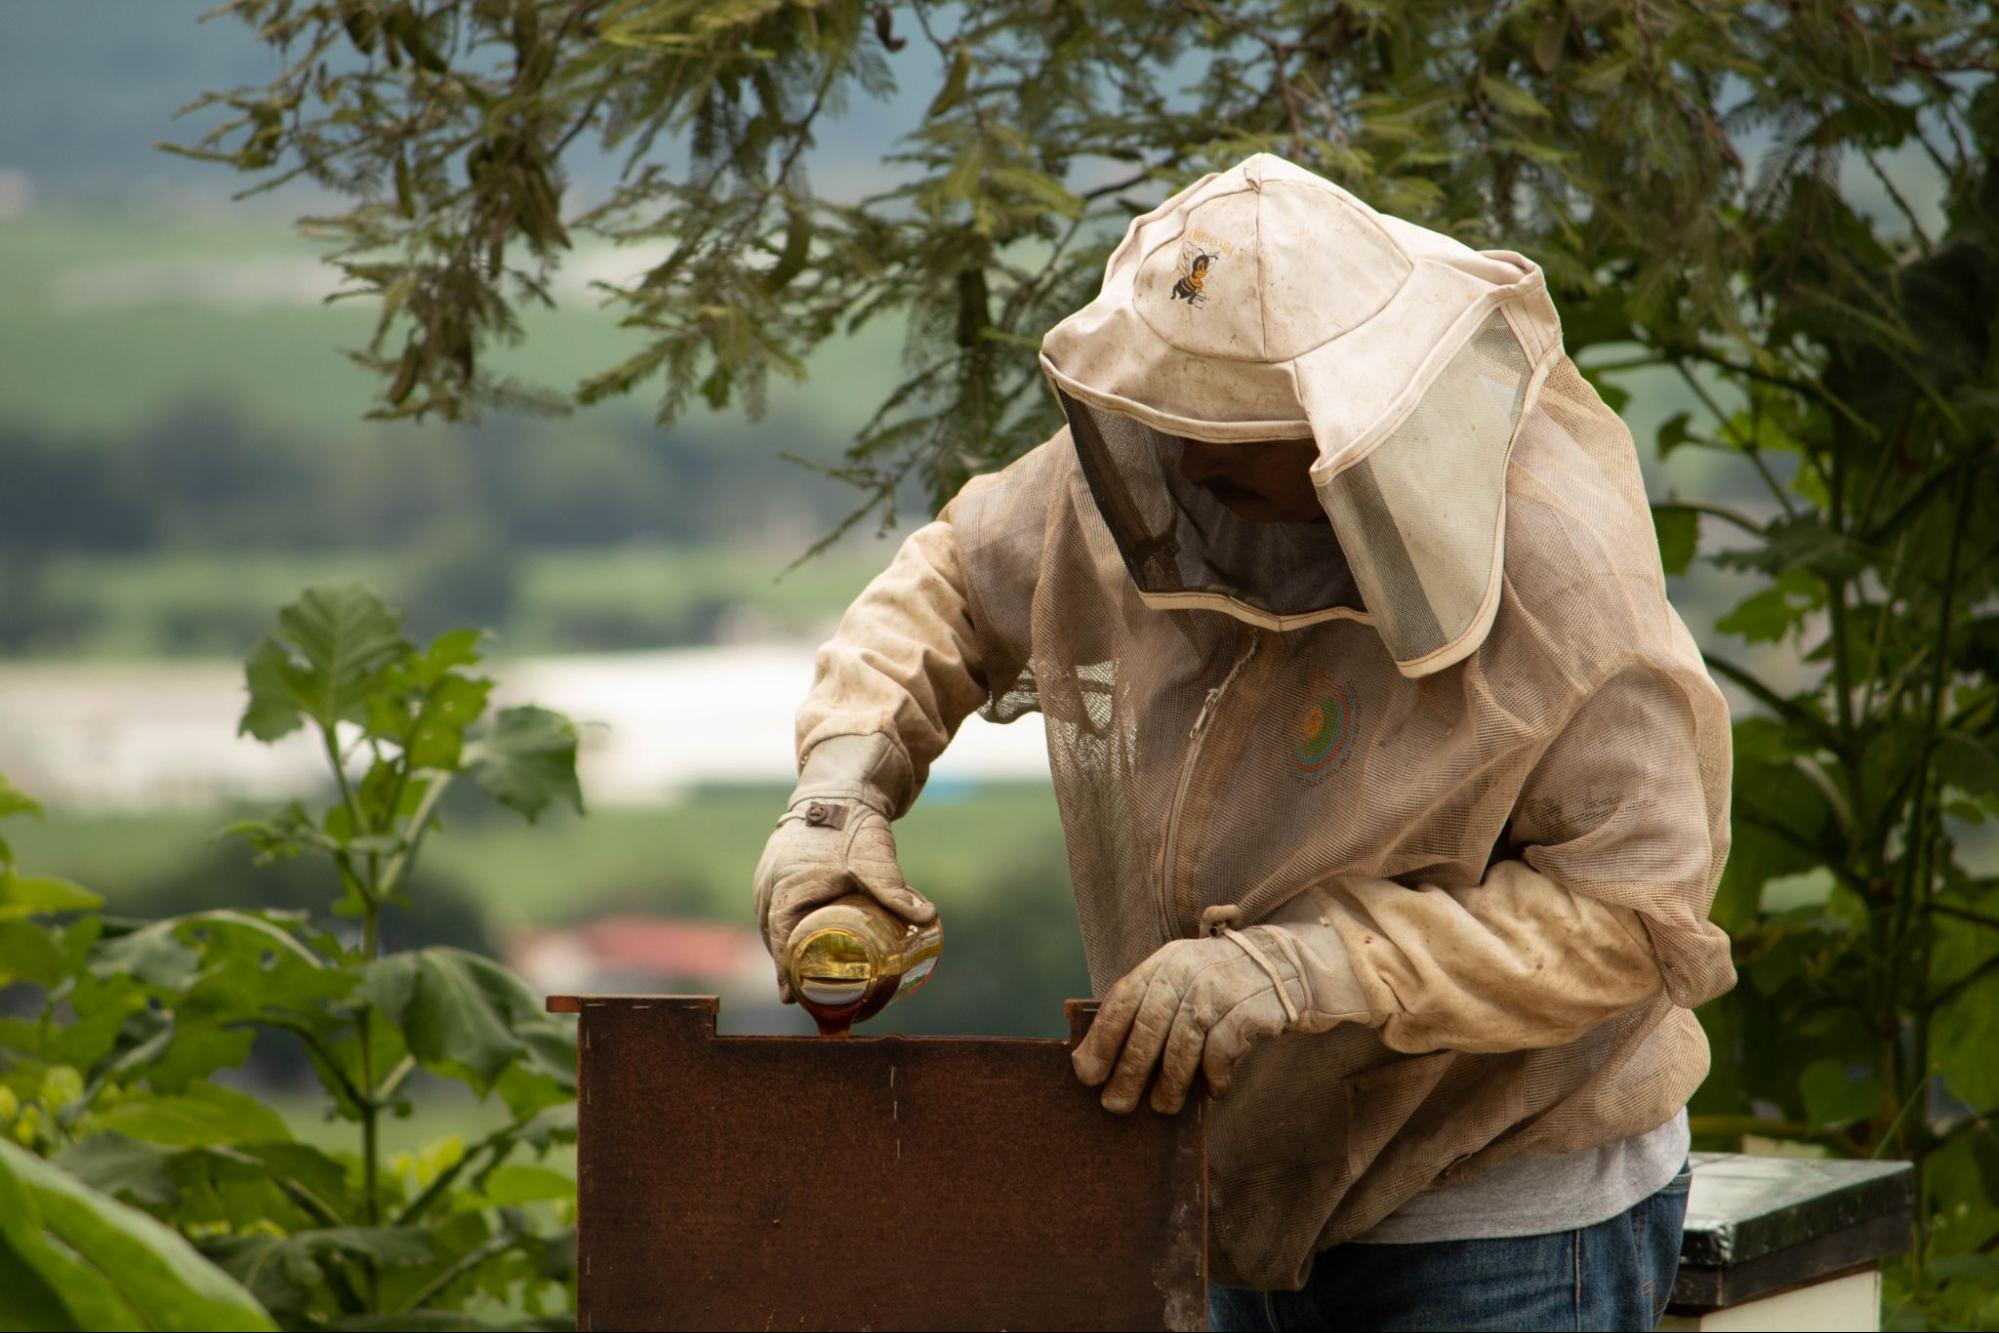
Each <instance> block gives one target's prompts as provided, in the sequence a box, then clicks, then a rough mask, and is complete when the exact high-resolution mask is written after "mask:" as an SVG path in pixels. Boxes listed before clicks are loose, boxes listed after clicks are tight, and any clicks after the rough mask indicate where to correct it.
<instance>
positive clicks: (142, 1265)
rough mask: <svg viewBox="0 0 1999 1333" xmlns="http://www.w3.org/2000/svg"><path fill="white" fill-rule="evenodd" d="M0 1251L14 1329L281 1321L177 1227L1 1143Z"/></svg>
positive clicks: (267, 1325)
mask: <svg viewBox="0 0 1999 1333" xmlns="http://www.w3.org/2000/svg"><path fill="white" fill-rule="evenodd" d="M0 1256H4V1258H0V1278H7V1279H12V1280H11V1281H9V1282H8V1283H7V1285H6V1287H5V1288H4V1289H0V1290H4V1304H0V1311H4V1312H5V1313H6V1315H7V1316H8V1317H9V1322H10V1323H11V1322H12V1320H13V1319H14V1318H20V1319H21V1320H22V1322H21V1324H20V1325H17V1326H35V1325H39V1326H41V1327H46V1328H89V1329H95V1328H135V1329H137V1328H151V1329H175V1330H178V1329H213V1330H234V1329H271V1328H275V1327H276V1325H274V1324H273V1323H272V1322H271V1320H270V1317H269V1316H268V1315H266V1314H265V1313H264V1311H263V1309H262V1308H261V1307H260V1306H259V1305H258V1304H257V1303H256V1301H255V1300H254V1299H252V1298H251V1296H250V1295H249V1293H248V1292H246V1291H245V1290H243V1288H242V1287H240V1286H239V1285H237V1284H236V1283H235V1282H233V1281H231V1280H230V1279H229V1277H228V1276H227V1275H225V1274H224V1273H223V1272H221V1271H220V1270H219V1269H217V1268H216V1267H215V1265H214V1264H212V1263H210V1262H209V1261H208V1260H206V1259H204V1258H203V1257H202V1256H201V1255H200V1254H199V1253H197V1252H196V1251H195V1249H194V1248H193V1247H192V1246H191V1245H189V1244H188V1243H187V1242H186V1241H185V1240H183V1239H181V1237H180V1236H179V1235H177V1234H175V1233H174V1232H173V1231H172V1230H170V1229H168V1228H167V1227H165V1226H163V1225H162V1224H161V1223H159V1222H156V1221H154V1220H153V1219H152V1218H151V1217H148V1216H147V1215H146V1214H145V1213H142V1212H140V1211H139V1210H138V1209H136V1208H130V1207H127V1206H126V1205H124V1204H122V1203H119V1202H117V1201H116V1200H115V1199H111V1198H107V1197H106V1196H104V1195H102V1194H99V1193H97V1192H96V1191H94V1190H92V1189H90V1188H89V1187H87V1186H85V1185H84V1184H83V1183H82V1182H80V1181H78V1180H76V1179H75V1178H74V1177H72V1176H70V1175H68V1174H67V1173H66V1172H64V1171H62V1170H61V1169H59V1168H57V1167H55V1166H53V1165H51V1164H49V1163H47V1162H44V1161H41V1160H39V1159H37V1158H35V1157H34V1156H32V1155H30V1154H28V1153H26V1152H23V1151H22V1150H21V1149H19V1148H17V1147H15V1146H14V1145H13V1144H11V1143H6V1142H4V1141H0ZM58 1312H60V1313H58ZM30 1321H32V1322H30Z"/></svg>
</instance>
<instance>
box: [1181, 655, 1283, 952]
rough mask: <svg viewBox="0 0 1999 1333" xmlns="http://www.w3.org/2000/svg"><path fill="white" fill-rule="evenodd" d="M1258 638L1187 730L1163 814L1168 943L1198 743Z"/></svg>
mask: <svg viewBox="0 0 1999 1333" xmlns="http://www.w3.org/2000/svg"><path fill="white" fill-rule="evenodd" d="M1259 637H1260V636H1259V635H1258V634H1257V632H1256V631H1255V630H1253V629H1252V630H1250V631H1249V643H1248V645H1247V646H1246V647H1244V649H1243V650H1242V652H1241V654H1239V655H1238V656H1237V657H1236V660H1235V665H1234V666H1232V667H1230V668H1229V673H1228V675H1226V676H1223V677H1222V683H1221V684H1219V685H1217V686H1215V688H1213V689H1212V690H1209V691H1208V697H1207V698H1206V699H1203V700H1202V701H1201V711H1200V712H1199V713H1197V714H1195V715H1194V725H1193V726H1192V727H1190V728H1188V730H1187V757H1186V759H1185V760H1184V761H1182V763H1181V765H1180V781H1179V783H1178V785H1176V786H1175V788H1174V790H1173V804H1172V805H1171V806H1169V807H1168V808H1167V811H1166V836H1165V840H1164V843H1163V846H1162V849H1161V856H1160V862H1161V864H1160V872H1159V922H1160V926H1161V927H1162V928H1163V929H1164V930H1165V932H1166V938H1167V939H1169V940H1170V939H1177V938H1179V935H1180V932H1179V929H1178V927H1176V926H1175V925H1174V923H1173V888H1174V883H1173V881H1174V862H1175V859H1176V858H1177V857H1178V855H1179V851H1180V846H1179V844H1180V812H1181V809H1182V808H1183V807H1184V806H1185V805H1186V804H1187V792H1188V789H1189V788H1191V787H1192V786H1193V785H1194V765H1195V764H1196V763H1197V762H1199V760H1200V757H1201V740H1202V737H1203V735H1204V734H1205V733H1206V731H1207V727H1208V722H1209V720H1210V719H1211V718H1213V717H1214V714H1215V705H1216V704H1218V703H1220V702H1221V698H1222V695H1223V694H1225V693H1226V692H1227V691H1228V688H1229V686H1231V685H1233V684H1234V683H1235V679H1236V677H1237V676H1239V675H1241V674H1242V669H1243V668H1244V667H1246V666H1248V665H1249V659H1250V658H1252V657H1254V656H1256V645H1257V643H1258V641H1259Z"/></svg>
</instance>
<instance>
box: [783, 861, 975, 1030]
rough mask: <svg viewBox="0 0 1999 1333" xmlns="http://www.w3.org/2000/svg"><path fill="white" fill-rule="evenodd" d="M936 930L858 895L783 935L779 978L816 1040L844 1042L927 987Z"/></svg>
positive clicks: (937, 949)
mask: <svg viewBox="0 0 1999 1333" xmlns="http://www.w3.org/2000/svg"><path fill="white" fill-rule="evenodd" d="M943 951H944V927H943V925H942V923H941V922H939V921H937V920H934V919H933V920H932V921H931V922H930V924H929V925H927V926H916V925H911V924H910V923H909V922H907V921H904V920H903V919H902V918H901V917H899V916H897V915H896V914H895V913H893V912H891V911H889V910H888V909H887V908H886V907H883V906H882V905H881V904H880V903H878V902H876V901H875V900H874V899H873V898H870V897H868V896H867V895H866V894H864V893H852V894H848V895H847V896H846V897H844V898H841V899H839V900H838V901H836V902H830V903H828V904H826V905H825V906H824V907H820V908H817V909H815V910H814V911H812V912H811V913H809V914H807V915H806V917H805V918H804V919H803V920H802V921H800V922H799V923H798V926H797V928H796V929H794V930H793V931H792V932H791V943H790V946H789V947H788V948H787V949H786V951H785V960H784V965H785V973H786V976H787V977H788V978H789V980H790V982H791V993H792V995H793V997H794V998H796V999H797V1001H798V1003H799V1005H800V1007H802V1008H803V1009H804V1010H805V1011H806V1012H807V1013H809V1014H811V1015H812V1018H813V1021H814V1022H816V1023H818V1025H819V1032H820V1035H821V1036H827V1037H844V1036H846V1035H847V1034H848V1031H849V1030H850V1029H851V1028H852V1027H853V1025H854V1024H856V1023H859V1022H862V1021H864V1020H866V1019H869V1018H873V1017H874V1016H875V1015H876V1014H878V1013H880V1012H881V1011H882V1010H883V1009H886V1008H887V1007H888V1006H889V1004H890V1002H892V1001H894V1000H899V999H901V998H902V997H903V996H905V995H908V994H910V993H911V992H912V991H914V990H916V989H917V988H918V987H920V986H921V985H922V984H923V983H924V982H925V981H928V980H929V979H930V973H931V971H932V970H933V969H935V968H936V966H937V959H938V957H939V956H940V955H941V954H942V953H943Z"/></svg>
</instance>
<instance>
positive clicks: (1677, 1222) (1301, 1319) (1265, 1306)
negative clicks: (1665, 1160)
mask: <svg viewBox="0 0 1999 1333" xmlns="http://www.w3.org/2000/svg"><path fill="white" fill-rule="evenodd" d="M1692 1180H1693V1175H1692V1173H1691V1172H1689V1171H1688V1170H1686V1169H1685V1168H1682V1169H1681V1171H1680V1174H1679V1175H1677V1176H1675V1177H1674V1178H1673V1181H1672V1183H1671V1184H1669V1185H1667V1186H1666V1188H1664V1189H1662V1190H1660V1191H1659V1192H1658V1193H1657V1194H1654V1195H1653V1196H1652V1197H1651V1198H1649V1199H1642V1200H1640V1201H1639V1202H1638V1203H1637V1204H1635V1205H1633V1206H1632V1208H1631V1209H1630V1210H1629V1211H1628V1212H1623V1213H1620V1214H1618V1215H1617V1216H1616V1217H1613V1218H1611V1219H1610V1220H1609V1221H1607V1222H1599V1223H1597V1224H1596V1225H1595V1226H1593V1227H1582V1228H1580V1229H1578V1230H1575V1231H1556V1232H1552V1233H1550V1234H1548V1235H1545V1236H1509V1237H1500V1238H1496V1239H1492V1240H1450V1241H1435V1242H1432V1243H1430V1244H1427V1245H1336V1246H1334V1247H1333V1248H1332V1249H1330V1250H1323V1251H1321V1252H1320V1254H1319V1256H1318V1258H1317V1259H1315V1260H1314V1261H1313V1263H1312V1273H1311V1276H1310V1277H1309V1278H1307V1279H1306V1282H1305V1289H1304V1290H1303V1291H1268V1292H1266V1291H1242V1290H1239V1289H1237V1288H1234V1287H1223V1286H1217V1285H1214V1284H1210V1285H1209V1287H1208V1327H1209V1328H1212V1329H1244V1330H1255V1331H1256V1333H1278V1331H1279V1330H1289V1329H1353V1330H1359V1329H1629V1330H1649V1329H1653V1328H1656V1327H1658V1324H1659V1319H1660V1317H1661V1316H1662V1315H1664V1314H1665V1312H1666V1300H1667V1298H1668V1297H1669V1296H1671V1295H1672V1291H1673V1276H1674V1274H1676V1273H1677V1272H1678V1271H1679V1268H1680V1226H1681V1224H1682V1223H1683V1222H1684V1221H1685V1220H1686V1215H1687V1186H1688V1185H1689V1184H1690V1183H1691V1182H1692Z"/></svg>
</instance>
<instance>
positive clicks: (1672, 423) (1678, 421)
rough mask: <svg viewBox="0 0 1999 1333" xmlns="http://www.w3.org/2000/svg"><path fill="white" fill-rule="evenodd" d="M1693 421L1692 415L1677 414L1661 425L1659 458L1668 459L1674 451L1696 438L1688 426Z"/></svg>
mask: <svg viewBox="0 0 1999 1333" xmlns="http://www.w3.org/2000/svg"><path fill="white" fill-rule="evenodd" d="M1691 419H1692V418H1691V414H1690V413H1686V412H1675V413H1673V415H1671V416H1669V417H1667V418H1666V419H1665V420H1664V421H1662V422H1660V423H1659V433H1658V436H1657V437H1656V438H1657V443H1658V448H1659V457H1661V458H1664V457H1666V456H1667V455H1668V454H1670V453H1672V452H1673V450H1675V449H1677V448H1679V447H1680V446H1681V445H1683V444H1685V443H1686V442H1687V441H1689V440H1691V439H1693V438H1694V435H1693V432H1692V431H1691V430H1689V429H1688V426H1687V423H1688V422H1689V421H1690V420H1691Z"/></svg>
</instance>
